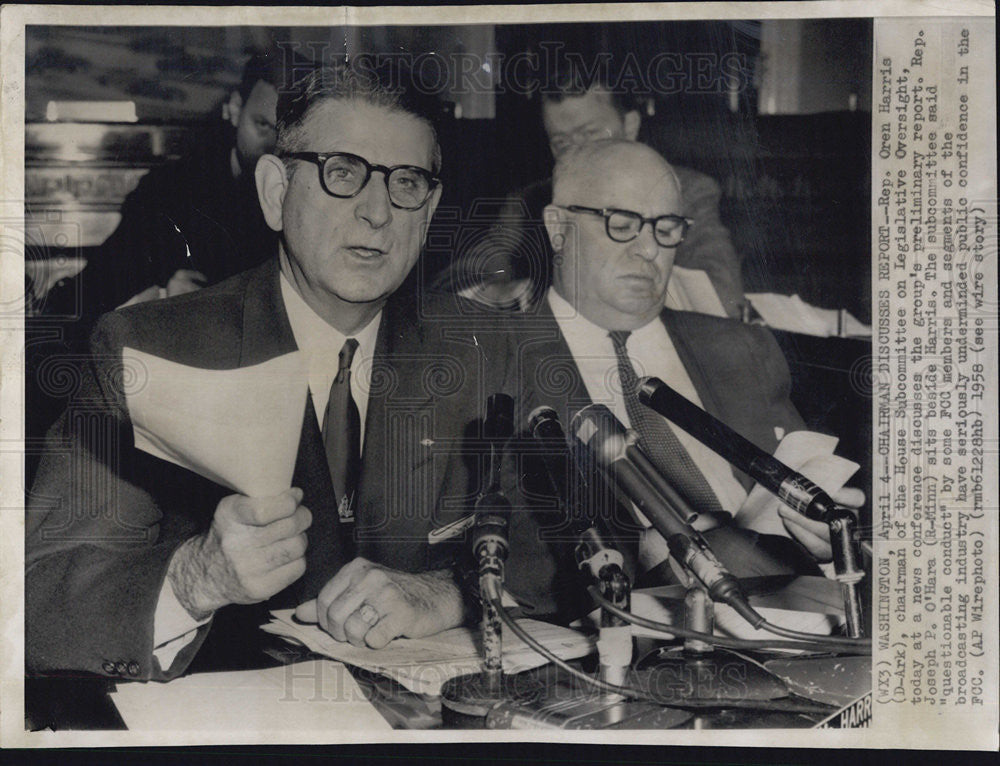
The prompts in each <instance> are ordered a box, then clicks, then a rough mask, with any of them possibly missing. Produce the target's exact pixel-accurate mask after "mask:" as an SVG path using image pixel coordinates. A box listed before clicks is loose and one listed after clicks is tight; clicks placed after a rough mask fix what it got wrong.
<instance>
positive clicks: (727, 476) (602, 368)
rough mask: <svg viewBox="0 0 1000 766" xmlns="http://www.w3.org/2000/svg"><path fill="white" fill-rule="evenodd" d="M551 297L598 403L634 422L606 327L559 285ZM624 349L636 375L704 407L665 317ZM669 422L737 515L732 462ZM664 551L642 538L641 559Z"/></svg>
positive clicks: (651, 559) (739, 493) (648, 562)
mask: <svg viewBox="0 0 1000 766" xmlns="http://www.w3.org/2000/svg"><path fill="white" fill-rule="evenodd" d="M547 298H548V302H549V307H550V308H551V309H552V313H553V314H554V315H555V318H556V322H557V323H558V325H559V329H560V330H561V331H562V335H563V337H564V338H565V339H566V345H567V346H569V350H570V353H571V354H572V355H573V361H574V362H576V366H577V368H579V370H580V375H581V377H582V378H583V382H584V385H585V386H586V387H587V394H588V395H589V396H590V398H591V400H592V401H593V402H594V403H595V404H603V405H605V406H606V407H607V408H608V409H610V410H611V411H612V412H613V413H614V414H615V416H616V417H617V418H618V419H619V420H621V421H622V423H624V424H625V425H626V426H629V427H631V425H632V422H631V419H630V418H629V416H628V411H627V410H626V408H625V397H624V396H623V395H622V393H621V390H620V386H619V385H618V382H617V381H618V357H617V356H616V354H615V348H614V344H612V342H611V337H610V336H609V335H608V331H607V330H605V329H604V328H602V327H598V326H597V325H595V324H594V323H593V322H591V321H590V320H588V319H586V318H585V317H583V316H582V315H581V314H580V313H579V312H578V311H577V310H576V309H575V308H573V306H572V305H570V304H569V302H567V301H566V300H565V299H564V298H563V297H562V296H561V295H559V293H557V292H556V290H555V288H549V292H548V296H547ZM626 350H627V351H628V356H629V359H630V360H631V362H632V366H633V367H634V368H635V371H636V375H637V376H638V377H640V378H641V377H643V376H644V375H655V376H656V377H658V378H660V379H661V380H663V381H665V382H666V383H668V384H669V385H670V386H671V387H672V388H674V389H675V390H676V391H677V392H678V393H680V394H681V395H683V396H684V397H685V398H686V399H688V400H689V401H691V402H693V403H694V404H697V405H698V406H699V407H702V403H701V398H700V397H699V396H698V392H697V391H696V390H695V387H694V384H693V383H692V382H691V376H690V375H688V372H687V370H686V369H685V368H684V364H683V362H681V358H680V356H678V354H677V349H676V348H675V347H674V344H673V341H672V340H671V339H670V334H669V333H668V332H667V328H666V327H665V326H664V325H663V322H661V321H659V320H658V319H657V320H654V321H652V322H650V323H649V324H647V325H645V326H644V327H640V328H639V329H638V330H635V331H633V332H632V333H631V334H630V335H629V336H628V341H627V343H626ZM666 423H667V425H668V426H669V427H670V428H671V430H672V431H673V432H674V434H676V436H677V439H678V441H680V443H681V445H682V446H683V447H684V449H686V450H687V451H688V454H689V455H690V456H691V460H692V461H694V464H695V466H697V467H698V469H699V470H700V471H701V473H702V475H703V476H704V477H705V480H706V481H707V482H708V486H709V487H710V488H711V489H712V492H713V493H714V494H715V496H716V498H718V500H719V505H720V506H722V509H723V510H724V511H726V512H728V513H729V514H730V515H735V514H736V512H737V511H738V510H739V508H740V506H741V505H742V504H743V501H744V500H745V499H746V496H747V493H746V490H745V489H743V485H742V484H740V483H739V481H737V480H736V477H735V476H734V475H733V471H732V468H731V467H730V465H729V463H728V462H726V460H724V459H723V458H722V457H720V456H719V455H716V454H715V453H714V452H713V451H712V450H710V449H709V448H708V447H706V446H705V445H703V444H702V443H701V442H700V441H698V440H697V439H695V438H694V437H693V436H691V435H690V434H688V433H687V431H684V430H683V429H681V428H678V427H677V426H675V425H674V424H673V423H671V422H670V421H669V420H666ZM633 510H635V509H633ZM636 516H637V518H638V520H639V521H640V523H642V524H643V526H645V527H649V521H648V520H647V519H645V518H644V517H642V514H640V513H638V511H636ZM705 521H709V520H708V519H705ZM696 526H699V525H696ZM666 553H667V549H666V543H665V542H664V541H663V539H662V538H661V537H660V536H659V535H658V534H657V535H655V536H654V537H650V536H649V535H644V536H643V539H642V542H641V544H640V560H641V561H642V563H643V564H644V565H645V566H647V567H651V566H655V565H656V564H658V563H659V562H660V561H663V559H665V558H666Z"/></svg>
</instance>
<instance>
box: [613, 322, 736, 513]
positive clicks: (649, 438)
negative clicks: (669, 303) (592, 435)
mask: <svg viewBox="0 0 1000 766" xmlns="http://www.w3.org/2000/svg"><path fill="white" fill-rule="evenodd" d="M608 335H609V336H610V338H611V343H612V344H613V345H614V347H615V356H616V357H617V358H618V375H619V377H620V378H621V384H622V393H623V395H624V397H625V410H626V412H628V416H629V420H631V421H632V427H633V428H634V429H635V430H636V432H637V433H638V434H639V441H640V443H641V444H642V446H643V448H644V449H645V450H646V454H647V455H648V456H649V459H650V460H651V461H652V462H653V465H655V466H656V467H657V468H659V469H660V471H661V472H662V473H663V476H664V478H666V480H667V481H669V482H670V483H671V484H672V485H673V487H674V489H676V490H677V491H678V492H679V493H680V494H681V495H682V496H683V497H684V498H685V499H686V500H687V501H688V503H690V504H691V506H692V508H694V510H696V511H698V512H699V513H709V512H718V511H721V510H722V506H721V505H719V500H718V498H717V497H716V496H715V493H714V492H713V491H712V488H711V487H710V486H708V482H707V481H706V480H705V477H704V476H703V475H702V473H701V471H700V470H698V466H696V465H695V464H694V461H693V460H692V459H691V455H689V454H688V451H687V450H686V449H684V445H682V444H681V443H680V440H679V439H678V438H677V434H675V433H674V431H673V429H672V428H671V427H670V426H669V425H668V424H667V422H666V420H664V419H663V417H662V416H661V415H660V414H659V413H656V412H653V411H652V410H651V409H649V408H648V407H644V406H643V405H642V404H640V402H639V376H638V375H636V373H635V368H634V367H633V366H632V360H631V359H629V357H628V351H627V350H626V348H625V343H626V341H627V340H628V336H629V335H630V333H629V332H628V331H627V330H615V331H613V332H610V333H608Z"/></svg>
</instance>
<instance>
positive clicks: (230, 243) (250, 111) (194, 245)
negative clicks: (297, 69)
mask: <svg viewBox="0 0 1000 766" xmlns="http://www.w3.org/2000/svg"><path fill="white" fill-rule="evenodd" d="M283 79H284V65H283V57H282V53H281V51H280V50H278V49H270V50H268V51H266V52H263V53H256V54H254V55H253V56H251V57H250V59H249V60H248V61H247V63H246V64H245V65H244V67H243V76H242V80H241V82H240V85H239V87H238V88H237V89H236V90H234V91H233V92H232V93H231V94H229V98H228V99H227V100H226V102H225V104H224V105H223V109H222V118H223V124H219V125H216V126H214V127H213V130H212V131H211V132H210V133H209V135H208V140H207V142H206V143H205V144H204V145H202V146H198V147H196V149H195V150H194V151H193V152H192V153H191V154H190V155H189V156H187V157H183V158H181V159H180V160H177V161H175V162H170V163H167V164H166V165H162V166H160V167H157V168H153V169H152V170H150V171H149V173H147V174H146V175H145V176H143V178H142V180H141V181H139V185H138V186H137V187H136V188H135V190H133V191H132V193H131V194H129V195H128V197H126V198H125V201H124V202H123V203H122V207H121V221H120V223H119V224H118V227H117V228H116V229H115V231H114V232H113V233H112V234H111V236H109V237H108V239H107V240H106V241H105V242H104V244H103V245H101V247H100V248H99V250H98V252H97V253H96V254H95V255H94V257H93V258H91V259H90V263H89V264H88V265H87V268H86V269H85V270H84V272H83V275H82V279H83V295H84V297H85V304H84V309H85V311H86V315H87V318H88V319H89V320H90V321H89V322H88V325H90V326H92V322H93V321H94V320H96V319H97V318H98V317H99V316H100V315H101V314H103V313H104V312H106V311H111V310H113V309H115V308H117V307H118V306H120V305H122V304H124V303H127V302H131V303H139V302H142V301H146V300H151V299H155V298H161V297H165V296H170V295H179V294H181V293H186V292H190V291H192V290H197V289H198V288H200V287H204V286H206V285H211V284H215V283H216V282H221V281H222V280H223V279H226V278H227V277H231V276H233V275H234V274H238V273H239V272H241V271H245V270H246V269H249V268H250V267H252V266H256V265H258V264H260V263H262V262H263V261H265V260H267V259H268V258H271V257H272V256H273V255H274V254H275V252H276V247H277V237H276V236H275V234H274V232H273V231H272V230H271V229H270V227H268V225H267V223H266V222H265V221H264V217H263V215H261V211H260V205H258V204H257V190H256V187H255V185H254V168H255V167H256V165H257V160H258V159H259V158H260V157H261V156H262V155H264V154H267V153H268V152H270V151H272V150H273V149H274V142H275V131H274V117H275V108H276V105H277V103H278V88H279V87H281V86H282V81H283Z"/></svg>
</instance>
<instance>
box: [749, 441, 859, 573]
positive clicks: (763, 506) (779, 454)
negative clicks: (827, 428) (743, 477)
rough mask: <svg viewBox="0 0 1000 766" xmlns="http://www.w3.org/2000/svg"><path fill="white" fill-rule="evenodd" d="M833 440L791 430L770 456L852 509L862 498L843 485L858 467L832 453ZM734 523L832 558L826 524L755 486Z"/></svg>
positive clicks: (818, 557) (821, 558) (855, 491)
mask: <svg viewBox="0 0 1000 766" xmlns="http://www.w3.org/2000/svg"><path fill="white" fill-rule="evenodd" d="M837 441H838V440H837V438H836V437H834V436H827V435H825V434H820V433H815V432H813V431H794V432H792V433H790V434H788V435H786V436H785V437H784V438H783V439H782V440H781V443H779V444H778V448H777V449H776V450H775V452H774V456H775V457H776V458H777V459H778V460H780V461H781V462H782V463H784V464H785V465H787V466H789V467H790V468H792V469H794V470H796V471H799V472H800V473H801V474H802V475H804V476H805V477H806V478H807V479H809V480H810V481H813V482H815V483H816V484H817V485H818V486H820V487H821V488H822V489H823V490H824V491H826V492H827V493H828V494H829V495H831V496H832V497H833V498H834V500H836V501H837V502H839V503H842V504H844V505H848V506H853V507H856V506H859V505H861V504H862V503H863V502H864V495H863V494H862V493H861V492H860V490H856V489H851V488H849V487H848V488H845V487H844V484H845V482H847V480H848V479H850V478H851V476H853V475H854V474H855V472H857V470H858V468H859V466H858V464H857V463H854V462H851V461H850V460H846V459H845V458H842V457H838V456H837V455H834V454H833V450H834V448H836V446H837ZM859 495H860V497H858V496H859ZM736 523H737V524H739V525H740V526H741V527H744V528H746V529H753V530H755V531H757V532H760V533H762V534H768V535H780V536H782V537H794V538H795V539H796V540H798V541H799V542H800V543H802V544H803V545H804V546H805V547H806V549H807V550H808V551H809V552H810V553H811V554H812V555H813V556H814V557H816V558H817V559H819V560H820V561H828V560H829V559H830V557H831V555H832V550H831V548H830V530H829V528H828V527H827V525H826V524H824V523H823V522H818V521H812V520H810V519H807V518H806V517H804V516H802V515H801V514H799V513H797V512H796V511H793V510H791V509H790V508H788V507H787V506H786V505H785V504H784V503H783V502H782V501H781V500H779V499H778V498H777V497H775V496H774V495H773V494H772V493H771V492H769V491H768V490H767V489H765V488H764V487H762V486H760V485H759V484H758V485H755V486H754V487H753V489H752V490H751V491H750V494H749V495H747V499H746V500H745V501H744V503H743V506H742V507H741V508H740V510H739V511H738V512H737V513H736Z"/></svg>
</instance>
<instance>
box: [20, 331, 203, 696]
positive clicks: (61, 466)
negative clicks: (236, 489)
mask: <svg viewBox="0 0 1000 766" xmlns="http://www.w3.org/2000/svg"><path fill="white" fill-rule="evenodd" d="M125 328H126V320H124V319H123V318H122V317H120V316H119V315H117V314H114V315H109V316H107V317H105V318H104V319H102V320H101V322H100V323H99V325H98V327H97V328H96V329H95V332H94V334H93V336H92V341H91V350H92V357H91V360H90V362H89V363H88V364H87V365H86V366H85V367H84V368H83V371H82V373H81V380H80V385H79V389H78V393H77V395H76V396H75V397H74V398H73V400H72V404H71V405H70V407H69V408H67V410H66V412H65V413H64V414H63V416H62V417H61V418H60V420H59V421H58V422H57V423H56V425H55V426H53V428H52V430H51V431H50V432H49V435H48V437H47V442H46V449H45V454H44V456H43V458H42V461H41V465H40V467H39V472H38V478H37V479H36V481H35V484H34V486H33V488H32V491H31V493H30V496H29V498H28V512H27V518H26V553H25V653H26V665H27V669H28V672H29V673H47V672H54V671H65V670H74V671H86V672H91V673H98V674H102V675H113V676H120V677H125V678H135V679H147V678H151V679H161V680H162V679H167V678H171V677H173V676H175V675H177V674H178V673H180V672H181V671H182V670H183V668H184V667H186V665H187V663H188V662H189V661H190V659H191V658H192V657H193V655H194V653H195V652H196V651H197V648H198V646H199V645H200V644H201V641H202V640H203V638H204V635H205V633H206V632H207V627H203V628H201V629H200V630H199V635H198V637H197V638H196V639H195V640H194V641H193V642H192V643H191V644H189V645H188V646H187V647H186V648H185V649H184V650H182V651H181V653H180V654H179V655H178V657H177V658H176V659H175V660H174V663H173V665H172V666H171V667H170V668H160V667H159V665H158V663H157V661H156V660H155V659H154V658H153V656H152V650H153V617H154V613H155V610H156V603H157V597H158V595H159V592H160V588H161V586H162V584H163V581H164V577H165V575H166V570H167V565H168V563H169V561H170V557H171V556H172V554H173V552H174V551H175V550H176V548H177V546H179V545H180V543H181V542H183V540H184V536H183V535H182V534H173V533H172V532H167V531H166V530H167V529H175V525H172V524H171V523H170V521H169V520H168V519H165V518H164V514H163V512H162V511H161V509H160V507H159V506H158V504H157V501H156V500H155V499H154V498H153V496H152V495H151V493H150V491H148V490H147V489H146V488H144V487H143V486H142V482H141V481H140V480H139V479H137V478H136V466H135V464H134V455H135V450H134V448H133V440H132V429H131V424H130V422H129V420H128V416H127V413H126V409H125V403H124V395H123V393H122V391H121V381H122V380H123V378H124V379H128V378H129V375H130V373H129V372H127V371H126V372H123V371H122V362H121V359H122V353H121V351H122V345H123V339H124V338H125V337H127V334H126V329H125Z"/></svg>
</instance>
